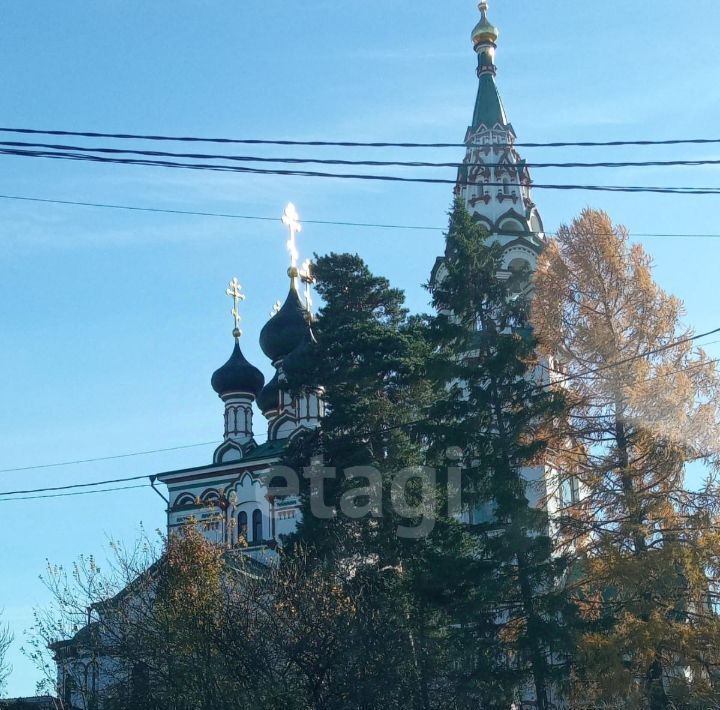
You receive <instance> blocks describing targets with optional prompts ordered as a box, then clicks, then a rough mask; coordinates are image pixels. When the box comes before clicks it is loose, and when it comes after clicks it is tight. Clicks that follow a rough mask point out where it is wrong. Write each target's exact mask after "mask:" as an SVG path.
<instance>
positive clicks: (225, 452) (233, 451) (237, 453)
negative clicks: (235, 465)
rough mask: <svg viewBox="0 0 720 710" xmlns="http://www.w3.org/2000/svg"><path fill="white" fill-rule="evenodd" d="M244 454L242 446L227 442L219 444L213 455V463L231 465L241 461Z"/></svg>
mask: <svg viewBox="0 0 720 710" xmlns="http://www.w3.org/2000/svg"><path fill="white" fill-rule="evenodd" d="M244 455H245V454H244V452H243V449H242V446H240V444H238V443H237V442H234V441H231V440H228V441H225V442H223V443H222V444H220V446H218V447H217V449H215V453H214V454H213V463H232V462H233V461H241V460H242V458H243V456H244Z"/></svg>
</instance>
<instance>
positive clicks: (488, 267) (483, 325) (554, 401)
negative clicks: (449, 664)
mask: <svg viewBox="0 0 720 710" xmlns="http://www.w3.org/2000/svg"><path fill="white" fill-rule="evenodd" d="M501 256H502V249H501V247H500V245H499V244H498V243H497V242H491V241H489V240H488V238H487V235H486V234H485V233H484V232H483V230H482V229H481V227H480V226H479V225H478V224H477V223H475V222H474V221H473V220H472V218H471V217H470V215H469V214H468V212H467V211H466V210H465V208H464V206H463V204H462V202H461V201H460V200H457V201H456V202H455V205H454V208H453V210H452V213H451V217H450V227H449V231H448V234H447V247H446V258H445V261H444V266H443V268H442V271H441V273H440V274H439V275H438V277H436V279H435V281H434V282H433V283H432V284H430V290H431V293H432V297H433V305H434V306H435V309H436V310H437V312H438V315H437V317H436V318H435V319H434V322H433V324H432V336H433V338H432V339H433V342H434V344H435V346H436V349H437V350H436V354H435V356H434V358H433V360H434V365H433V380H434V382H435V385H436V386H437V387H438V388H442V389H443V390H444V391H445V392H446V395H445V396H444V397H442V398H440V399H439V400H438V402H437V403H436V404H435V405H434V406H433V407H432V408H431V424H429V425H428V431H427V436H428V440H429V441H430V448H429V455H430V456H434V457H435V460H438V459H441V458H442V457H443V455H444V452H446V451H447V449H448V447H454V448H455V449H457V450H458V452H461V463H462V469H463V470H462V474H463V476H462V496H463V505H464V509H465V516H464V520H465V522H466V525H465V526H464V527H465V531H466V534H467V535H468V536H469V537H470V538H471V539H472V541H473V544H472V547H471V549H472V557H473V558H474V559H477V560H480V561H481V563H482V566H483V567H484V570H483V571H482V576H481V577H478V578H476V579H475V584H474V588H473V589H472V591H471V592H470V593H469V594H467V596H466V599H465V600H464V601H463V603H462V604H459V605H458V608H457V612H458V613H459V616H458V617H457V622H458V624H459V626H460V627H461V628H462V629H464V630H465V632H466V634H467V635H468V636H469V640H470V643H469V644H468V646H467V648H468V649H469V650H470V651H471V652H472V653H473V654H474V659H473V660H474V662H475V663H479V662H483V663H487V661H488V659H493V658H494V664H493V665H492V666H491V668H490V672H491V676H492V677H493V678H494V679H495V681H496V683H495V686H496V687H495V694H493V693H491V692H490V690H489V689H488V688H485V697H483V698H480V700H481V701H482V702H483V703H485V706H486V707H508V702H507V697H508V695H507V694H508V693H509V694H510V698H511V700H515V701H517V700H522V698H523V696H525V697H528V695H531V696H533V697H534V699H535V702H536V703H537V704H536V707H538V708H540V709H541V710H544V709H545V708H549V707H550V706H551V703H552V697H553V692H554V688H555V686H556V685H557V682H558V681H559V680H560V678H561V676H562V674H563V671H564V669H565V668H566V654H567V653H568V651H569V650H570V646H569V643H570V635H569V634H570V628H571V626H572V623H573V615H574V611H573V606H572V604H571V603H570V602H569V600H568V599H567V593H566V591H565V589H564V588H563V585H562V584H561V577H562V575H563V574H564V572H565V566H566V559H565V558H564V556H562V555H559V554H558V555H554V554H553V540H552V537H551V528H550V522H549V520H548V517H547V514H546V513H545V512H544V510H543V508H542V506H541V505H540V504H541V503H542V502H543V498H544V490H543V485H544V483H543V481H544V477H545V469H546V465H545V462H546V457H547V455H548V450H549V447H550V446H551V445H556V442H555V439H556V438H557V437H556V434H555V432H556V430H557V429H556V427H555V424H556V422H557V421H558V419H559V418H561V417H562V416H563V413H564V403H563V399H562V398H561V397H560V396H558V395H557V394H556V393H555V392H553V391H551V390H550V389H549V388H547V387H544V386H542V384H539V383H538V382H537V380H536V374H537V358H536V343H535V341H534V339H533V336H532V332H531V331H530V330H529V329H528V327H527V311H528V298H529V296H528V292H529V289H528V283H529V274H528V273H515V274H512V275H511V277H510V278H508V279H503V278H499V277H498V274H499V272H500V270H501ZM488 615H490V616H491V617H492V618H493V619H494V625H493V627H492V628H490V629H488V628H487V626H486V625H484V624H478V625H476V624H475V622H474V619H476V618H478V619H479V618H487V617H488ZM473 649H474V651H473ZM488 649H489V650H490V652H489V653H488V652H487V650H488ZM483 652H484V653H485V657H484V658H482V659H480V654H481V653H483ZM471 669H472V666H471ZM469 679H470V680H471V679H472V674H471V675H469ZM528 686H529V687H530V688H531V692H530V693H528V692H527V691H528Z"/></svg>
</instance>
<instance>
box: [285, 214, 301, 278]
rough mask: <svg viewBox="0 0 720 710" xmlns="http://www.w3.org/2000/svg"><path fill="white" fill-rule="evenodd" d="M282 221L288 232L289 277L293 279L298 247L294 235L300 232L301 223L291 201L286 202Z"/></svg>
mask: <svg viewBox="0 0 720 710" xmlns="http://www.w3.org/2000/svg"><path fill="white" fill-rule="evenodd" d="M282 223H283V224H284V225H285V226H286V227H287V228H288V232H289V233H290V238H289V239H288V241H287V248H288V251H289V252H290V271H291V273H290V278H292V279H294V278H295V277H296V276H297V261H298V249H297V243H296V241H295V237H297V235H298V234H300V232H302V224H300V215H299V214H298V211H297V209H296V208H295V205H294V204H293V203H292V202H288V206H287V207H286V208H285V212H283V216H282Z"/></svg>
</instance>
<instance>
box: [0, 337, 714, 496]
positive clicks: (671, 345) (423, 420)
mask: <svg viewBox="0 0 720 710" xmlns="http://www.w3.org/2000/svg"><path fill="white" fill-rule="evenodd" d="M718 332H720V328H715V329H713V330H710V331H707V332H705V333H699V334H697V335H693V336H691V337H688V338H682V339H680V340H677V341H674V342H672V343H667V344H666V345H663V346H662V347H659V348H655V349H653V350H649V351H647V352H644V353H638V354H636V355H633V356H631V357H629V358H624V359H623V360H619V361H617V362H614V363H608V364H607V365H604V366H601V367H598V368H594V369H592V370H588V371H584V372H582V373H576V374H573V375H570V376H568V377H565V378H563V379H561V380H555V381H553V382H550V383H544V384H538V385H536V386H535V387H534V388H533V389H547V388H548V387H551V386H556V385H558V384H562V383H565V382H568V381H571V380H576V379H579V378H582V377H587V376H588V375H591V374H594V373H596V372H600V371H602V370H607V369H610V368H612V367H619V366H620V365H624V364H627V363H629V362H632V361H635V360H640V359H643V358H646V357H650V356H652V355H656V354H658V353H661V352H664V351H666V350H669V349H671V348H674V347H679V346H680V345H684V344H686V343H688V342H694V341H696V340H699V339H701V338H704V337H707V336H709V335H713V334H715V333H718ZM717 362H720V358H717V359H714V360H709V361H706V362H703V363H698V364H697V365H695V366H694V367H695V368H697V367H700V366H705V365H711V364H714V363H717ZM682 371H683V370H675V371H672V372H666V373H660V374H658V375H655V376H654V377H651V378H646V379H645V380H643V382H649V381H651V380H654V379H660V378H663V377H669V376H671V375H673V374H677V373H679V372H682ZM431 421H432V418H430V417H423V418H421V419H415V420H412V421H409V422H401V423H399V424H394V425H391V426H388V427H382V428H378V429H372V430H367V431H364V432H359V433H358V434H357V435H358V436H369V435H371V434H384V433H386V432H390V431H394V430H397V429H403V428H406V427H410V426H415V425H417V424H425V423H428V422H431ZM210 443H213V444H214V443H216V442H210ZM205 445H206V444H190V445H186V446H181V447H172V448H168V449H156V450H155V451H150V452H135V453H129V454H120V455H114V456H105V457H100V458H96V459H81V460H79V461H77V462H76V463H86V462H89V461H104V460H108V459H114V458H126V457H130V456H140V455H143V454H145V453H156V452H157V451H173V450H176V449H181V448H190V447H193V446H205ZM65 465H69V464H68V462H62V463H55V464H41V465H38V466H28V467H24V468H22V469H5V471H11V470H28V469H32V468H48V467H51V466H65ZM0 472H1V471H0ZM144 478H148V479H149V478H150V476H130V477H127V478H114V479H108V480H103V481H95V482H89V483H78V484H65V485H63V486H52V487H44V488H34V489H27V490H17V491H0V502H2V500H26V499H25V498H15V497H13V496H17V495H25V494H36V493H45V492H56V491H65V490H70V489H76V488H91V487H94V486H100V485H108V484H110V483H122V482H129V481H137V480H141V479H144ZM132 487H133V486H129V487H128V488H132ZM135 487H143V486H135ZM106 490H117V489H106ZM87 492H92V491H87ZM98 492H100V491H98ZM58 495H68V494H58ZM3 496H4V497H6V498H3ZM39 497H53V496H39Z"/></svg>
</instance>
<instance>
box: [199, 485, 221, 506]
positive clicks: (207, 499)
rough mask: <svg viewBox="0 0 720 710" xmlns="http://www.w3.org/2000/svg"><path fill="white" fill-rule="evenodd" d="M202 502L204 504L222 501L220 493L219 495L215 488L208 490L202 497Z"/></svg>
mask: <svg viewBox="0 0 720 710" xmlns="http://www.w3.org/2000/svg"><path fill="white" fill-rule="evenodd" d="M200 500H201V501H202V502H203V503H212V502H214V501H216V500H220V493H218V491H217V490H216V489H215V488H208V489H207V490H206V491H204V492H203V494H202V495H201V496H200Z"/></svg>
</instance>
